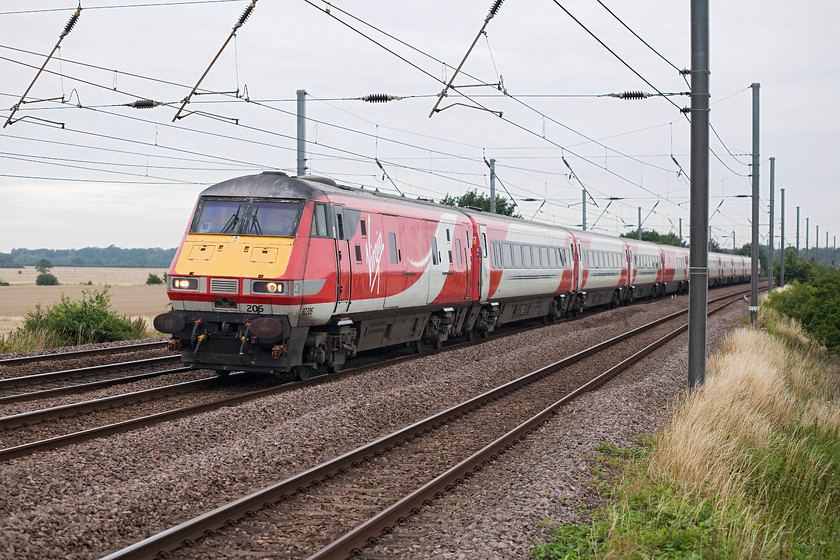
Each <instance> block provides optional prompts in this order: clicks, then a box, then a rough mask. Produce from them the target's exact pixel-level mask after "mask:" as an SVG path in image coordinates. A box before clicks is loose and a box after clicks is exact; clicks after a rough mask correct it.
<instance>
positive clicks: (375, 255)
mask: <svg viewBox="0 0 840 560" xmlns="http://www.w3.org/2000/svg"><path fill="white" fill-rule="evenodd" d="M384 252H385V242H384V241H382V233H377V234H376V243H374V244H373V247H371V245H370V237H368V242H367V245H365V253H367V263H368V277H369V278H370V291H371V292H373V286H374V284H376V293H377V294H378V293H379V263H380V262H382V253H384Z"/></svg>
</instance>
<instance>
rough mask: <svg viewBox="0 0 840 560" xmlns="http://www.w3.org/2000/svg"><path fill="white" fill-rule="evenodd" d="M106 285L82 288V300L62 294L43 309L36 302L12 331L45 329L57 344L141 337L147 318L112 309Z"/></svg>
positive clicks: (38, 330)
mask: <svg viewBox="0 0 840 560" xmlns="http://www.w3.org/2000/svg"><path fill="white" fill-rule="evenodd" d="M108 288H109V286H108V285H106V286H105V287H104V288H103V289H102V291H99V290H95V289H94V290H82V299H81V300H72V299H70V298H68V297H66V296H65V295H63V294H62V296H61V301H60V302H59V303H56V304H55V305H51V306H49V307H47V308H46V309H43V308H42V307H41V305H40V304H39V305H36V306H35V310H34V311H30V312H28V313H27V314H26V316H25V317H24V319H23V326H22V327H20V328H19V329H18V331H20V332H17V331H16V332H15V333H14V334H15V335H18V336H25V335H27V334H33V333H48V334H49V337H50V339H54V340H56V341H57V345H59V346H65V345H66V346H69V345H73V344H86V343H91V342H112V341H115V340H128V339H134V338H142V337H143V336H144V335H145V331H146V322H145V321H144V320H143V319H142V318H138V319H131V318H129V317H125V316H123V317H120V316H118V315H117V314H116V313H114V312H113V311H111V310H110V309H109V306H110V302H111V296H110V295H109V294H108Z"/></svg>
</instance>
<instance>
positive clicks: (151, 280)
mask: <svg viewBox="0 0 840 560" xmlns="http://www.w3.org/2000/svg"><path fill="white" fill-rule="evenodd" d="M151 284H163V280H161V278H160V276H158V275H157V274H153V273H151V272H150V273H149V277H148V278H146V285H147V286H148V285H151Z"/></svg>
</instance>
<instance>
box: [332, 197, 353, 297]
mask: <svg viewBox="0 0 840 560" xmlns="http://www.w3.org/2000/svg"><path fill="white" fill-rule="evenodd" d="M333 208H334V215H333V218H334V220H333V224H334V225H335V226H334V231H333V238H334V239H335V264H336V279H337V282H336V288H335V313H345V312H346V311H347V309H348V308H349V307H350V297H351V294H350V279H351V277H352V274H351V273H352V270H351V268H350V267H351V264H350V240H349V239H347V236H346V235H345V233H347V232H345V228H344V225H345V219H344V207H342V206H333Z"/></svg>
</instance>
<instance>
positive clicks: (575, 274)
mask: <svg viewBox="0 0 840 560" xmlns="http://www.w3.org/2000/svg"><path fill="white" fill-rule="evenodd" d="M570 247H571V249H572V251H571V253H569V256H570V257H571V258H572V262H571V265H572V291H573V292H576V291H578V286H580V275H581V273H582V271H581V266H580V249H578V250H575V240H574V238H572V242H571V243H570ZM578 247H580V246H578Z"/></svg>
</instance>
